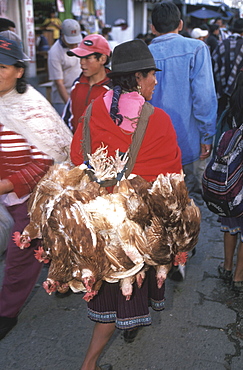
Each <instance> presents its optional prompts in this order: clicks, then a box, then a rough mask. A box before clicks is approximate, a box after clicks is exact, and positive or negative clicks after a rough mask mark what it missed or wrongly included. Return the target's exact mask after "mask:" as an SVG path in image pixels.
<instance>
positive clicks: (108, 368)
mask: <svg viewBox="0 0 243 370" xmlns="http://www.w3.org/2000/svg"><path fill="white" fill-rule="evenodd" d="M99 369H100V370H112V369H113V367H112V365H111V364H105V365H100V366H99Z"/></svg>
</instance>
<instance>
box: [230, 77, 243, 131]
mask: <svg viewBox="0 0 243 370" xmlns="http://www.w3.org/2000/svg"><path fill="white" fill-rule="evenodd" d="M228 117H229V118H230V117H231V118H232V117H234V119H235V123H236V125H237V127H239V126H240V125H241V124H242V122H243V71H240V72H239V74H238V76H237V79H236V84H235V88H234V91H233V93H232V95H231V97H230V108H229V115H228Z"/></svg>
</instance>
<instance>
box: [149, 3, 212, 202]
mask: <svg viewBox="0 0 243 370" xmlns="http://www.w3.org/2000/svg"><path fill="white" fill-rule="evenodd" d="M182 28H183V21H182V20H181V15H180V11H179V9H178V7H177V6H176V5H175V4H174V3H173V2H162V3H159V4H157V5H155V7H154V9H153V11H152V32H153V34H154V35H155V36H156V37H155V38H154V39H153V40H152V41H151V43H150V45H149V49H150V51H151V53H152V55H153V57H154V59H155V63H156V67H157V68H159V69H161V72H157V73H156V78H157V81H158V84H157V85H156V87H155V91H154V94H153V97H152V100H151V103H152V105H154V106H155V107H159V108H162V109H163V110H164V111H165V112H166V113H168V114H169V116H170V117H171V120H172V123H173V125H174V127H175V130H176V133H177V139H178V144H179V146H180V148H181V152H182V165H183V171H184V173H185V182H186V185H187V188H188V191H189V196H190V197H191V198H192V199H194V201H195V203H196V204H197V205H202V204H203V199H202V196H201V179H202V174H203V171H204V169H205V165H206V158H208V157H209V156H210V154H211V150H212V142H213V136H214V134H215V131H216V116H217V98H216V92H215V87H214V79H213V72H212V63H211V58H210V53H209V49H208V46H207V45H206V44H205V43H204V42H202V41H200V40H195V39H192V38H187V37H183V36H182V35H180V34H179V32H180V31H181V30H182Z"/></svg>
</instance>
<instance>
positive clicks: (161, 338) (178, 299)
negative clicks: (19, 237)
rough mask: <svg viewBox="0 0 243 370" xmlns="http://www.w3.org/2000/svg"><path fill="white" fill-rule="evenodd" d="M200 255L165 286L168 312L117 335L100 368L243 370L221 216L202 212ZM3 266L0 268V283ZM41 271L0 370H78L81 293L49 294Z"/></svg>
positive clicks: (241, 327) (242, 302)
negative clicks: (130, 334) (132, 333)
mask: <svg viewBox="0 0 243 370" xmlns="http://www.w3.org/2000/svg"><path fill="white" fill-rule="evenodd" d="M201 214H202V222H201V231H200V236H199V242H198V244H197V247H196V254H195V255H194V256H193V257H192V258H191V259H190V260H189V261H188V263H187V266H186V279H185V280H184V281H183V282H175V281H172V280H170V279H167V280H166V302H165V310H164V311H162V312H159V313H158V312H154V311H152V310H151V315H152V319H153V322H152V325H151V326H149V327H144V328H143V329H142V330H140V331H139V333H138V335H137V337H136V339H135V341H134V342H133V343H129V344H127V343H125V342H124V339H123V336H122V332H121V331H119V330H118V329H117V330H116V332H115V334H114V336H113V338H112V339H111V341H110V342H109V344H108V345H107V347H106V349H105V351H104V354H103V355H102V357H101V359H100V364H106V363H111V364H112V365H113V369H114V370H225V369H226V370H242V369H243V295H241V296H239V295H237V294H236V293H234V292H232V291H231V290H230V288H229V287H228V286H226V285H225V284H224V283H223V282H222V281H221V280H220V279H219V278H218V274H217V266H218V265H219V263H220V262H221V261H222V259H223V233H222V232H220V230H219V223H218V222H217V216H216V215H214V214H212V213H211V212H210V211H208V210H207V208H206V207H204V206H203V207H201ZM3 267H4V261H1V262H0V281H2V276H3ZM46 275H47V268H46V267H44V268H43V270H42V272H41V276H40V278H39V280H38V283H37V284H36V287H35V289H34V290H33V293H32V294H31V296H30V298H29V299H28V301H27V303H26V305H25V306H24V308H23V310H22V312H21V313H20V315H19V320H18V324H17V326H16V327H15V328H13V330H12V331H11V332H10V333H9V334H8V335H7V336H6V337H5V338H4V339H2V340H1V341H0V369H1V370H15V369H16V370H78V369H80V366H81V363H82V361H83V359H84V356H85V352H86V350H87V347H88V344H89V340H90V336H91V333H92V328H93V323H92V322H91V321H90V320H89V319H88V318H87V317H86V302H85V301H84V300H83V299H82V297H83V295H82V293H81V294H72V295H70V296H69V297H66V298H62V299H61V298H57V297H56V296H55V295H48V294H47V293H46V292H45V290H44V289H43V287H42V282H43V281H44V280H45V277H46Z"/></svg>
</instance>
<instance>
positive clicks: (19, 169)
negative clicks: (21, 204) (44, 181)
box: [0, 124, 53, 198]
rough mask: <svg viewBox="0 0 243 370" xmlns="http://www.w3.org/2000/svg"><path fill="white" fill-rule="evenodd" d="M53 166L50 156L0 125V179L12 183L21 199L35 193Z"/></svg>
mask: <svg viewBox="0 0 243 370" xmlns="http://www.w3.org/2000/svg"><path fill="white" fill-rule="evenodd" d="M52 164H53V160H52V159H51V158H50V157H49V156H48V155H46V154H44V153H42V152H41V151H40V150H38V149H37V148H36V147H35V146H32V145H30V144H29V143H28V142H27V141H26V140H25V139H24V137H23V136H21V135H19V134H16V133H15V132H13V131H9V130H8V129H7V128H6V127H5V126H3V125H2V124H0V179H1V180H3V179H8V180H9V181H11V182H12V184H13V185H14V190H13V191H14V192H15V193H16V194H17V196H18V197H19V198H21V197H22V196H25V195H28V194H30V193H31V192H32V191H33V189H34V187H35V186H36V184H37V183H38V182H39V181H40V179H41V178H42V177H43V176H44V175H45V173H46V172H47V171H48V169H49V167H50V166H51V165H52Z"/></svg>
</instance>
